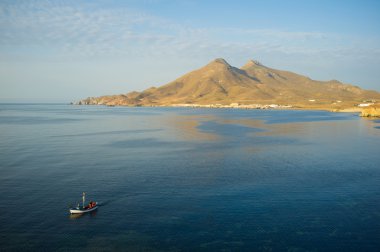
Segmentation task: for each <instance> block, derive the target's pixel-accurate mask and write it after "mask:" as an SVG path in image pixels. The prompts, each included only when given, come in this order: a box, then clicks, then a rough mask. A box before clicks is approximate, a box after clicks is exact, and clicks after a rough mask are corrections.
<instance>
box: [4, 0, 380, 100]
mask: <svg viewBox="0 0 380 252" xmlns="http://www.w3.org/2000/svg"><path fill="white" fill-rule="evenodd" d="M219 57H222V58H224V59H226V60H227V61H228V62H229V63H230V64H232V65H234V66H237V67H240V66H242V65H244V64H245V62H246V61H248V60H249V59H256V60H259V61H260V62H261V63H263V64H264V65H267V66H270V67H273V68H278V69H284V70H290V71H293V72H296V73H300V74H303V75H306V76H309V77H311V78H312V79H317V80H330V79H338V80H340V81H343V82H345V83H352V84H355V85H358V86H361V87H363V88H366V89H375V90H378V91H380V82H379V80H380V1H338V0H336V1H323V0H318V1H313V0H309V1H301V0H298V1H296V0H294V1H285V0H283V1H193V0H183V1H169V0H145V1H144V0H140V1H138V0H130V1H105V0H99V1H77V0H76V1H74V0H67V1H66V0H61V1H49V0H45V1H0V102H70V101H75V100H78V99H81V98H85V97H88V96H99V95H105V94H119V93H127V92H130V91H133V90H137V91H141V90H144V89H146V88H148V87H150V86H159V85H162V84H165V83H167V82H169V81H171V80H174V79H175V78H177V77H179V76H180V75H182V74H184V73H186V72H188V71H191V70H193V69H196V68H199V67H201V66H203V65H205V64H207V63H208V62H209V61H211V60H212V59H214V58H219Z"/></svg>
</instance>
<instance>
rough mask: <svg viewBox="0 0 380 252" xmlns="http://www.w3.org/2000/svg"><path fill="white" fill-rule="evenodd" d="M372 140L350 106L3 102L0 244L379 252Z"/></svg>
mask: <svg viewBox="0 0 380 252" xmlns="http://www.w3.org/2000/svg"><path fill="white" fill-rule="evenodd" d="M379 147H380V121H379V120H377V121H376V120H368V119H364V118H360V117H358V116H357V115H354V114H340V113H329V112H321V111H290V110H288V111H277V110H276V111H270V110H233V109H230V110H224V109H185V108H171V109H169V108H124V107H99V106H70V105H56V104H50V105H38V104H24V105H22V104H1V105H0V206H1V212H0V250H1V251H19V250H23V251H27V250H40V251H41V250H48V251H57V250H58V251H59V250H61V251H67V250H70V251H75V250H78V251H85V250H89V251H93V250H97V251H112V250H121V251H379V250H380V238H379V237H380V165H379V164H380V148H379ZM83 191H85V192H87V195H88V199H89V200H96V201H98V202H100V204H101V207H100V208H99V209H98V210H97V211H96V212H94V213H92V214H86V215H82V216H70V214H69V213H68V208H69V206H70V205H75V204H76V203H77V202H79V201H80V200H81V194H82V192H83Z"/></svg>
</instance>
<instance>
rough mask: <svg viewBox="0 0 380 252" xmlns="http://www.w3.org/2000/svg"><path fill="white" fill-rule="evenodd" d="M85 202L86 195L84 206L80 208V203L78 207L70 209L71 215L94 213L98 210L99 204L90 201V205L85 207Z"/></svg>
mask: <svg viewBox="0 0 380 252" xmlns="http://www.w3.org/2000/svg"><path fill="white" fill-rule="evenodd" d="M85 201H86V193H83V195H82V206H80V205H79V203H78V205H77V207H75V208H70V213H71V214H82V213H88V212H92V211H94V210H96V209H98V202H93V201H90V203H89V204H88V205H86V206H85Z"/></svg>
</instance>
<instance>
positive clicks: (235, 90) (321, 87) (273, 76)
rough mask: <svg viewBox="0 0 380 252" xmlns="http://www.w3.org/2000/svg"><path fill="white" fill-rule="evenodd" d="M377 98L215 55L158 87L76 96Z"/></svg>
mask: <svg viewBox="0 0 380 252" xmlns="http://www.w3.org/2000/svg"><path fill="white" fill-rule="evenodd" d="M368 100H370V101H375V102H377V101H380V93H378V92H376V91H372V90H364V89H361V88H360V87H358V86H354V85H351V84H344V83H341V82H339V81H337V80H330V81H317V80H312V79H311V78H309V77H307V76H303V75H299V74H296V73H293V72H290V71H285V70H277V69H273V68H270V67H267V66H265V65H263V64H261V63H260V62H258V61H255V60H252V59H250V60H249V61H248V62H247V63H246V64H245V65H243V66H242V67H240V68H237V67H234V66H232V65H230V64H229V63H228V62H227V61H226V60H224V59H223V58H217V59H214V60H213V61H211V62H209V63H208V64H206V65H205V66H203V67H201V68H198V69H195V70H193V71H190V72H188V73H186V74H184V75H182V76H180V77H179V78H177V79H175V80H173V81H171V82H169V83H167V84H165V85H162V86H159V87H151V88H148V89H146V90H144V91H141V92H136V91H134V92H130V93H128V94H120V95H111V96H101V97H89V98H87V99H84V100H81V101H79V102H77V104H86V105H110V106H117V105H120V106H173V105H178V104H189V105H191V104H200V105H207V104H221V105H228V104H231V103H234V104H242V105H249V104H286V105H290V106H292V107H300V108H314V107H326V108H331V109H340V108H347V107H349V106H355V105H357V104H360V103H361V102H364V101H368Z"/></svg>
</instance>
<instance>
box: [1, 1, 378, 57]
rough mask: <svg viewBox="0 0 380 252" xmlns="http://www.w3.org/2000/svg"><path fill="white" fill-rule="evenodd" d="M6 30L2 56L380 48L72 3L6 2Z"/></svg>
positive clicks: (369, 52) (336, 53)
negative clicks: (11, 53) (19, 52)
mask: <svg viewBox="0 0 380 252" xmlns="http://www.w3.org/2000/svg"><path fill="white" fill-rule="evenodd" d="M0 34H1V35H0V53H1V54H4V53H5V52H7V53H9V51H12V50H13V51H17V50H18V49H19V48H28V47H31V48H36V47H37V48H40V50H37V53H41V54H48V55H54V56H58V57H66V56H68V57H99V56H100V57H102V56H106V57H141V58H144V57H201V58H212V57H215V56H224V57H228V56H231V57H235V58H236V57H244V58H245V57H247V55H255V54H261V55H265V54H275V53H281V54H285V55H303V56H305V57H322V56H323V57H329V58H335V59H337V58H341V59H343V58H346V57H347V56H348V55H351V57H358V58H371V57H372V58H373V56H374V54H376V55H379V51H380V50H379V49H380V47H379V46H378V45H379V44H380V43H378V42H379V41H364V40H361V39H355V40H352V39H351V38H347V37H342V36H341V35H337V34H331V33H323V32H318V31H317V32H310V31H307V32H305V31H284V30H276V29H246V28H244V29H243V28H230V27H203V28H199V27H191V26H189V25H184V24H180V23H176V22H175V21H172V20H168V19H165V18H162V17H157V16H153V15H149V14H147V13H145V12H144V11H141V10H136V9H130V8H126V7H124V8H116V7H108V6H107V8H104V6H101V5H99V4H92V3H91V2H77V1H73V2H71V1H69V0H68V1H47V0H46V1H15V2H13V1H11V2H2V3H0ZM23 53H28V50H24V51H23ZM29 53H35V52H34V51H33V50H30V51H29Z"/></svg>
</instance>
